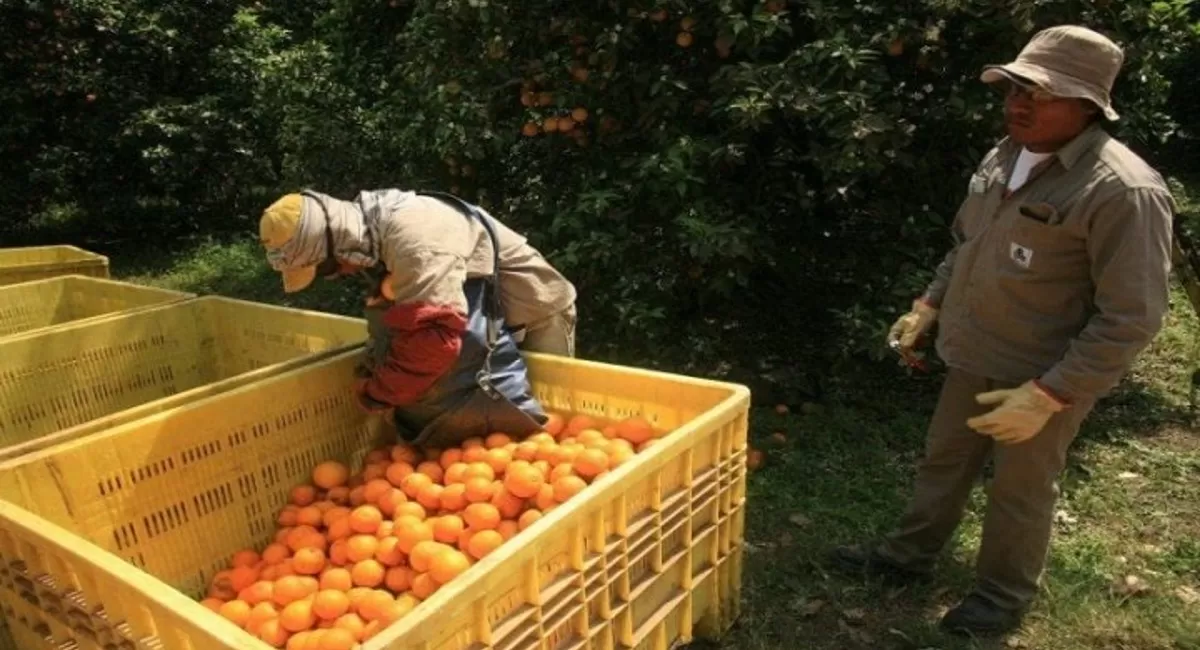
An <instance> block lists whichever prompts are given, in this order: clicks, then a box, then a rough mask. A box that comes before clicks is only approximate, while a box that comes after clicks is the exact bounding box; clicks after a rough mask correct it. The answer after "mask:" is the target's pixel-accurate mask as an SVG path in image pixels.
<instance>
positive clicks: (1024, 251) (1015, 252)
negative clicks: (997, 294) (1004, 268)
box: [1008, 242, 1033, 269]
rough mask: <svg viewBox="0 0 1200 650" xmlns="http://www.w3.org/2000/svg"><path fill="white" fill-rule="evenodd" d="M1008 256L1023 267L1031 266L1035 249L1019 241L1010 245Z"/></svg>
mask: <svg viewBox="0 0 1200 650" xmlns="http://www.w3.org/2000/svg"><path fill="white" fill-rule="evenodd" d="M1008 256H1009V257H1011V258H1012V261H1014V262H1016V263H1017V265H1018V266H1020V267H1021V268H1023V269H1027V268H1029V265H1030V263H1032V262H1033V251H1032V250H1030V249H1028V248H1026V247H1024V246H1022V245H1020V244H1018V243H1017V242H1012V243H1011V244H1009V245H1008Z"/></svg>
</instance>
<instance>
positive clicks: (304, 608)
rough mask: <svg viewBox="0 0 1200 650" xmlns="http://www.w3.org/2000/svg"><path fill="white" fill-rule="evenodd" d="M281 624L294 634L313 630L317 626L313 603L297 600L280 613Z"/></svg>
mask: <svg viewBox="0 0 1200 650" xmlns="http://www.w3.org/2000/svg"><path fill="white" fill-rule="evenodd" d="M279 624H280V625H282V626H283V629H285V630H287V631H288V632H292V633H295V632H303V631H305V630H311V629H312V628H313V627H314V626H315V625H316V624H317V617H316V615H315V614H313V606H312V603H310V602H308V601H307V600H297V601H296V602H294V603H290V604H288V605H287V606H286V607H284V608H283V611H281V612H279Z"/></svg>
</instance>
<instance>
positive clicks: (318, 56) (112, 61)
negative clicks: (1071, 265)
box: [0, 0, 1200, 370]
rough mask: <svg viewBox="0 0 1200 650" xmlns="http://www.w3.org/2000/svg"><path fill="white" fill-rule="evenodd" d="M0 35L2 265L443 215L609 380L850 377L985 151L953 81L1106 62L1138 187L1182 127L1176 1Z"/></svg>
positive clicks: (278, 4) (610, 11)
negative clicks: (318, 199)
mask: <svg viewBox="0 0 1200 650" xmlns="http://www.w3.org/2000/svg"><path fill="white" fill-rule="evenodd" d="M2 11H3V21H0V25H2V26H0V35H3V37H4V38H5V41H6V43H8V44H9V47H8V48H7V52H6V55H5V58H4V59H3V70H4V73H5V78H6V79H18V78H21V79H25V80H26V83H24V84H9V85H7V86H6V87H5V88H3V89H0V98H2V99H0V102H2V103H3V106H4V107H5V112H6V113H7V114H8V115H9V118H8V119H7V120H6V121H5V122H4V123H3V126H0V139H2V140H3V142H5V143H6V146H7V147H8V154H9V155H7V156H5V157H4V159H3V161H2V162H0V190H3V191H4V193H5V195H6V196H8V197H9V198H10V202H9V205H10V206H12V208H13V212H14V213H16V214H15V217H14V218H13V219H12V221H11V222H10V225H9V226H8V228H9V233H10V234H11V235H12V237H13V238H14V239H17V238H20V237H24V238H25V239H27V240H31V239H36V238H38V237H46V236H48V235H45V234H44V233H46V232H54V233H57V234H56V236H65V235H63V233H70V234H73V235H74V236H76V237H78V236H81V235H83V234H87V235H89V236H93V237H95V236H99V235H104V236H108V237H112V238H118V239H119V238H128V237H143V236H144V235H145V233H147V232H154V233H156V234H161V236H162V237H167V238H169V237H177V236H183V235H189V234H196V233H201V234H218V235H219V234H228V235H231V236H237V237H246V236H250V235H251V233H252V231H253V224H254V219H255V216H256V214H257V212H258V211H259V210H261V208H262V206H263V205H265V203H266V202H268V201H269V200H270V198H272V196H273V195H274V194H276V193H279V192H282V191H288V190H292V189H295V188H298V187H301V186H310V187H317V188H320V189H322V190H325V191H328V192H331V193H334V194H338V195H341V196H345V197H349V196H351V195H352V194H353V193H354V192H355V191H357V190H358V189H362V188H368V187H382V186H399V187H408V188H438V189H448V190H451V191H456V192H459V193H461V194H463V195H464V196H466V197H467V198H471V199H475V200H478V201H481V202H483V203H484V204H485V205H486V206H487V207H489V209H491V210H492V211H493V212H494V213H496V214H498V215H500V216H502V217H503V218H505V219H506V220H507V221H509V222H510V223H512V224H513V225H514V226H516V227H518V228H520V229H522V230H523V231H525V232H526V233H527V234H528V235H529V236H530V238H531V240H532V241H533V242H534V243H535V244H536V245H538V246H539V247H541V248H542V249H543V250H544V251H545V252H546V253H547V255H548V256H549V257H550V258H551V259H552V260H553V261H554V262H555V263H556V264H557V265H559V266H560V267H561V268H562V269H563V270H564V271H565V272H566V273H567V274H568V275H569V276H570V277H571V278H572V280H574V281H575V282H576V283H577V285H578V286H579V288H580V290H581V304H580V309H581V314H582V317H583V319H584V325H583V333H584V334H585V336H586V337H588V339H589V341H590V343H589V345H592V346H593V347H592V348H591V349H592V350H596V351H599V350H600V349H601V346H599V343H598V342H603V343H604V345H605V346H607V348H608V351H610V352H614V353H615V352H616V351H618V350H621V351H625V352H626V353H627V354H636V355H647V354H657V353H658V352H660V351H664V350H683V351H686V352H687V353H688V354H689V355H690V356H691V357H692V358H693V359H702V360H715V359H720V358H722V357H723V355H728V354H733V353H734V352H733V351H738V352H740V353H742V354H746V353H753V354H756V355H758V356H759V357H761V359H762V360H763V362H764V363H768V362H771V363H778V362H779V360H780V359H774V360H772V359H771V357H772V356H776V357H780V358H782V360H784V361H787V362H793V363H797V364H801V363H802V364H803V365H805V366H808V367H810V368H811V369H814V370H819V369H823V368H826V367H828V364H829V363H831V362H835V361H837V360H839V359H843V358H847V357H849V356H852V355H854V354H857V353H860V352H871V353H876V354H877V353H879V349H880V344H879V341H880V336H881V332H882V328H883V327H884V326H885V324H886V323H887V322H889V321H890V320H891V318H893V317H894V316H895V315H896V313H897V310H898V309H901V308H904V307H905V306H906V305H907V303H908V301H909V300H910V299H911V297H912V296H913V295H914V294H916V293H917V292H918V291H919V290H920V288H921V287H922V286H923V284H924V283H925V282H926V281H927V280H928V278H929V276H930V274H931V272H932V269H933V267H934V265H935V264H936V263H937V261H938V260H939V259H940V257H941V255H942V254H943V253H944V250H945V247H946V245H947V243H948V233H947V224H948V221H949V218H950V217H951V216H952V215H953V213H954V210H955V208H956V205H957V203H958V201H959V200H961V198H962V195H963V193H964V191H965V183H966V178H967V177H968V175H969V173H970V172H971V170H972V169H973V168H974V166H975V165H976V164H977V162H978V160H979V158H980V157H981V156H982V155H983V154H984V153H985V152H986V151H987V149H988V148H989V147H990V146H991V145H992V144H993V142H994V141H995V139H996V138H997V137H998V136H999V134H1000V131H999V118H1000V97H999V96H998V95H997V94H996V93H995V91H994V90H991V89H989V88H988V87H986V86H985V85H983V84H982V83H980V82H979V80H978V77H979V72H980V70H981V68H982V66H983V65H985V64H988V63H997V62H1004V61H1008V60H1010V59H1011V58H1012V57H1014V56H1015V55H1016V53H1017V51H1018V50H1019V49H1020V47H1021V46H1022V45H1023V44H1024V43H1025V42H1026V41H1027V40H1028V38H1029V37H1030V36H1031V35H1032V34H1033V33H1034V32H1035V31H1036V30H1037V29H1040V28H1043V27H1046V26H1049V25H1053V24H1056V23H1063V22H1078V23H1083V24H1087V25H1090V26H1093V27H1095V28H1098V29H1100V30H1101V31H1104V32H1105V33H1107V34H1109V35H1110V36H1112V37H1113V38H1114V39H1116V40H1117V41H1118V42H1119V43H1121V44H1122V46H1124V47H1125V49H1126V55H1127V59H1126V67H1125V70H1124V73H1123V74H1122V76H1121V78H1120V79H1119V81H1118V87H1117V89H1116V91H1115V94H1116V97H1117V102H1118V109H1119V110H1120V111H1121V113H1122V115H1123V119H1122V121H1121V122H1120V123H1119V124H1118V125H1116V127H1115V129H1116V131H1117V134H1118V135H1119V136H1120V137H1122V138H1124V139H1125V140H1126V141H1127V142H1128V143H1130V144H1131V145H1132V146H1133V147H1134V148H1135V149H1137V150H1138V151H1140V152H1142V153H1143V154H1144V155H1146V156H1147V157H1150V158H1152V159H1154V160H1155V161H1156V163H1159V164H1161V165H1169V164H1170V162H1171V161H1170V160H1159V159H1158V158H1159V157H1161V156H1160V155H1159V154H1161V153H1162V152H1164V151H1166V150H1167V145H1168V144H1170V143H1171V142H1172V141H1173V138H1178V129H1179V128H1180V121H1181V120H1182V121H1185V122H1186V120H1191V123H1190V124H1191V125H1193V126H1192V127H1191V128H1194V125H1195V121H1194V120H1195V118H1194V117H1193V116H1192V113H1194V111H1190V110H1186V102H1184V101H1181V100H1180V98H1179V91H1178V88H1179V87H1180V86H1183V87H1188V86H1187V84H1192V87H1193V88H1194V84H1195V77H1196V75H1195V54H1196V52H1197V51H1198V49H1197V48H1198V46H1197V43H1198V42H1200V37H1198V36H1197V28H1196V24H1197V18H1196V17H1195V15H1194V13H1193V14H1189V12H1194V9H1193V8H1191V7H1190V3H1189V2H1188V1H1187V0H1167V1H1158V2H1148V1H1145V0H1129V1H1126V2H1117V1H1115V0H1089V1H1085V0H1014V1H1010V2H996V1H995V0H910V1H908V2H897V3H889V2H879V1H876V0H870V1H868V0H825V1H823V2H813V1H805V2H798V1H794V0H793V1H791V2H789V1H788V0H766V1H760V0H707V1H699V0H669V1H667V0H658V1H655V0H643V1H642V2H623V3H619V2H615V1H613V2H604V1H596V0H589V1H580V2H561V1H559V0H524V1H523V2H520V3H516V2H513V3H502V2H495V1H493V0H440V1H433V0H416V1H405V0H391V1H390V2H387V1H381V0H372V1H370V2H367V1H364V0H322V1H319V2H304V3H301V2H296V1H294V0H260V1H259V2H255V3H248V2H238V1H235V0H206V1H204V2H195V1H190V2H179V1H178V0H157V1H155V2H150V1H149V0H121V1H120V2H117V1H116V0H62V1H60V2H45V3H43V2H26V3H25V4H23V5H16V6H15V7H14V6H11V3H10V6H9V8H5V9H3V10H2ZM1172 84H1175V90H1174V94H1173V86H1172ZM1176 155H1178V154H1176ZM4 239H6V240H7V239H9V236H8V235H5V236H4ZM787 355H797V356H792V357H788V356H787ZM800 355H803V359H804V360H803V362H801V361H800ZM641 362H642V363H646V362H645V360H644V359H641Z"/></svg>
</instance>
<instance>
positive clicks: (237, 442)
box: [0, 352, 749, 650]
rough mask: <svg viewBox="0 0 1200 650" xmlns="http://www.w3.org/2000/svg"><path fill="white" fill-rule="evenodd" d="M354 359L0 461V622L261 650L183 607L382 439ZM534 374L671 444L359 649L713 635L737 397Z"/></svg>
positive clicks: (723, 607) (198, 649) (737, 393)
mask: <svg viewBox="0 0 1200 650" xmlns="http://www.w3.org/2000/svg"><path fill="white" fill-rule="evenodd" d="M360 354H361V352H348V353H343V354H340V355H337V356H336V357H332V358H329V359H325V360H323V361H321V362H318V363H315V364H312V365H310V366H306V367H304V368H299V369H295V370H292V371H289V372H287V373H285V374H282V375H277V376H275V377H272V378H269V379H266V380H263V381H260V382H256V383H255V384H253V385H249V386H242V387H240V388H238V389H235V390H232V391H229V392H227V393H224V394H221V395H217V396H213V397H210V398H206V399H204V400H200V401H196V402H192V403H190V404H187V405H184V406H181V407H179V408H175V409H172V410H170V411H166V412H163V413H159V414H156V415H153V416H151V417H149V418H146V419H143V420H139V421H136V422H129V423H126V424H123V425H121V426H119V427H115V428H113V429H110V430H108V431H105V432H103V433H100V434H97V435H93V436H89V437H88V438H85V439H82V440H77V441H73V442H70V443H66V444H63V445H58V446H56V447H53V448H49V449H44V450H41V451H39V452H36V453H34V454H31V455H27V456H24V457H22V458H19V459H16V460H13V461H9V462H6V463H3V464H0V563H2V564H0V602H3V603H4V608H5V612H6V616H8V617H9V626H10V627H12V628H13V629H14V630H16V631H18V633H19V634H25V633H24V630H26V629H28V628H30V627H31V625H42V626H43V627H42V628H41V630H42V632H43V633H44V634H43V635H42V636H39V637H37V638H38V640H37V642H36V643H34V640H33V639H34V635H28V634H26V635H25V636H24V637H23V638H24V639H29V641H28V643H31V644H32V645H30V646H29V648H30V650H35V649H43V648H44V649H46V650H49V649H51V648H58V647H60V646H59V645H56V644H69V643H70V642H72V641H74V642H77V643H80V644H81V645H82V646H83V647H89V648H91V647H95V646H94V645H88V644H95V643H113V644H114V645H116V644H117V643H118V642H125V643H127V644H128V647H130V648H133V647H137V648H171V649H172V650H216V649H232V648H244V649H247V650H266V648H267V646H266V645H265V644H263V643H261V642H259V641H258V640H256V639H254V638H252V637H251V636H250V635H249V634H247V633H245V632H243V631H242V630H241V629H239V628H237V627H236V626H235V625H234V624H232V623H230V622H228V621H226V620H225V619H223V618H222V617H221V616H219V615H218V614H216V613H213V612H211V611H210V610H208V609H206V608H205V607H204V606H202V605H200V604H199V603H198V602H197V601H196V600H195V598H198V597H200V596H201V595H202V594H203V593H204V592H205V590H206V588H207V585H208V583H209V582H210V580H211V578H212V576H213V575H214V574H215V573H216V572H218V571H220V570H222V569H224V568H226V566H227V563H228V561H229V558H230V556H231V555H232V554H233V553H234V552H235V551H237V550H240V549H242V548H245V547H256V548H258V549H261V548H263V547H264V546H265V544H266V543H267V542H268V541H270V539H271V538H272V537H273V532H274V530H275V528H274V527H275V516H276V513H277V511H278V509H279V508H280V507H282V506H283V505H284V504H286V503H287V499H288V492H289V489H290V488H291V487H292V486H293V485H295V484H297V483H302V482H305V481H306V480H307V479H308V476H309V473H310V471H311V468H312V467H313V466H314V465H315V464H316V463H318V462H320V461H322V460H324V459H327V458H337V459H340V460H342V461H343V462H348V463H351V464H352V466H354V467H358V466H360V463H361V460H362V458H363V456H364V455H365V454H366V452H367V451H368V450H369V449H371V448H373V447H375V446H376V445H377V444H380V443H381V442H387V441H389V438H388V433H389V431H388V430H386V428H385V427H384V426H383V425H382V424H381V421H380V420H379V419H377V418H368V417H366V416H364V415H363V414H362V413H361V412H360V410H359V409H358V407H357V406H356V405H355V404H354V403H353V399H352V397H351V395H350V394H349V392H348V391H347V390H346V384H347V382H348V380H349V378H350V376H351V372H352V369H353V367H354V364H355V362H356V361H357V360H358V359H359V358H360V356H359V355H360ZM529 360H530V368H531V373H532V378H533V383H534V391H535V394H536V395H537V396H538V397H539V399H541V400H543V402H544V404H545V405H546V406H547V407H548V408H549V409H551V410H555V411H559V412H581V413H588V414H592V415H596V416H600V417H603V418H614V419H615V418H623V417H628V416H630V415H635V414H642V415H644V416H645V417H646V418H647V419H649V420H650V421H651V422H652V423H654V424H655V425H656V427H657V428H660V429H666V430H671V433H670V434H669V435H667V436H665V437H664V438H663V439H662V440H661V441H660V442H659V443H658V444H656V445H654V446H652V447H650V448H649V449H647V450H646V451H645V452H643V453H642V454H639V455H638V456H637V457H636V459H635V460H633V461H631V462H629V463H627V464H625V465H623V466H621V467H620V468H619V469H617V470H615V471H613V472H612V473H610V474H609V475H607V476H606V477H604V478H603V479H600V480H598V481H597V482H595V483H594V484H593V485H591V486H590V487H589V488H588V489H587V490H586V491H584V492H583V493H581V494H580V495H579V496H577V497H576V498H574V499H572V500H571V501H568V502H567V503H566V504H564V505H563V506H562V507H560V508H557V509H556V510H554V511H553V512H552V513H551V514H549V515H547V516H546V517H544V518H543V519H541V520H540V521H538V522H537V523H536V524H534V525H533V526H531V527H530V528H528V529H526V530H525V531H523V532H522V533H520V534H519V535H518V536H517V537H515V538H513V540H512V542H510V543H508V544H506V545H504V546H502V547H501V548H500V549H499V550H497V551H496V552H495V553H493V554H492V555H490V556H488V557H487V558H486V559H485V560H484V561H482V562H480V563H478V564H476V565H475V566H473V567H472V568H471V569H470V570H469V571H468V572H466V573H464V574H462V575H461V576H459V577H458V578H457V579H456V581H455V582H452V583H450V584H449V585H447V586H446V587H444V588H443V589H442V590H441V591H439V592H438V593H437V594H435V595H434V596H433V597H432V598H430V599H429V600H427V601H425V602H423V603H422V604H421V605H420V606H419V607H418V608H417V609H415V610H413V612H412V613H411V614H410V615H409V616H408V617H406V618H404V619H402V620H401V621H399V622H398V623H396V624H395V625H393V626H391V627H389V628H387V629H386V630H384V631H383V632H382V633H381V634H380V635H379V636H378V637H376V638H375V639H372V640H371V641H370V642H368V643H366V644H364V646H363V649H364V650H383V649H384V648H387V649H390V650H479V649H485V648H486V649H489V650H493V649H494V650H500V649H503V650H560V649H564V648H572V649H574V648H587V649H593V648H594V649H617V648H635V649H637V650H666V649H667V648H670V647H673V646H674V645H675V644H677V643H681V642H688V641H691V640H693V639H695V638H712V637H716V636H719V635H720V634H721V633H722V632H723V631H725V630H726V629H727V628H728V626H729V625H731V624H732V622H733V620H734V619H735V618H736V616H737V614H738V608H739V593H740V588H741V568H742V550H741V549H742V540H743V530H744V507H745V506H744V501H745V481H746V464H745V460H746V450H747V444H746V431H747V424H748V422H747V420H748V407H749V391H748V390H747V389H746V388H745V387H743V386H739V385H732V384H724V383H718V382H711V381H705V380H699V379H692V378H688V377H681V376H676V375H669V374H663V373H657V372H651V371H645V370H638V369H632V368H624V367H618V366H611V365H604V364H599V363H594V362H586V361H580V360H573V359H567V358H562V357H553V356H543V355H537V354H531V355H529ZM381 436H382V439H381ZM390 441H391V442H394V439H391V440H390ZM10 603H11V606H10ZM20 603H28V604H31V605H32V606H33V607H34V608H35V609H36V612H31V610H29V609H28V608H26V609H22V608H21V605H20ZM47 629H48V630H49V631H48V633H47ZM84 640H86V642H87V643H84ZM120 647H126V646H120Z"/></svg>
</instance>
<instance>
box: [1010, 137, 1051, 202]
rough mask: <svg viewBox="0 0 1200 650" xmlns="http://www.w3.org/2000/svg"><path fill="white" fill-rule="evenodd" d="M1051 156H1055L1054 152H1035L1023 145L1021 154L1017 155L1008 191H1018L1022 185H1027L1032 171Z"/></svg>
mask: <svg viewBox="0 0 1200 650" xmlns="http://www.w3.org/2000/svg"><path fill="white" fill-rule="evenodd" d="M1050 156H1054V154H1034V152H1032V151H1030V150H1028V149H1025V148H1024V146H1022V148H1021V152H1020V154H1019V155H1018V156H1016V164H1015V165H1014V167H1013V177H1010V179H1009V180H1008V191H1009V192H1016V191H1018V189H1020V188H1021V186H1022V185H1025V181H1027V180H1030V171H1032V170H1033V168H1034V167H1037V165H1038V164H1040V163H1042V162H1043V161H1045V160H1046V158H1049V157H1050Z"/></svg>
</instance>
